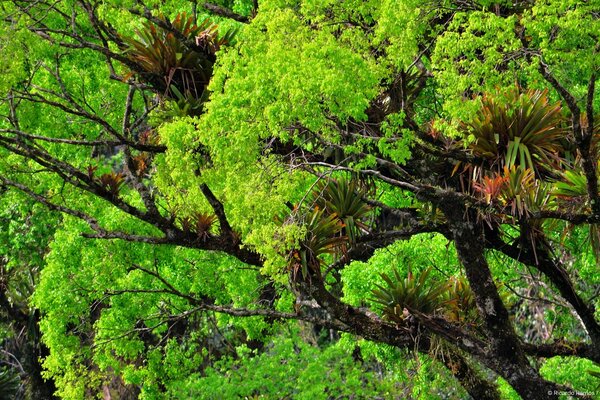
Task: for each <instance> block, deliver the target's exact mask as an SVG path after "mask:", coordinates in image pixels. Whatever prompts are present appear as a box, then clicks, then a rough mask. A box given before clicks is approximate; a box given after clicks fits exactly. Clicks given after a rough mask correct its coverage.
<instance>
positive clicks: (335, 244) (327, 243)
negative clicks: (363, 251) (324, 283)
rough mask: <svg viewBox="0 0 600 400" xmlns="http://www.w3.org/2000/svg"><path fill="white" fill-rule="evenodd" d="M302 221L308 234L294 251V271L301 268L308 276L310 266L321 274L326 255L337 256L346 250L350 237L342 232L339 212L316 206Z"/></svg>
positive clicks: (342, 226)
mask: <svg viewBox="0 0 600 400" xmlns="http://www.w3.org/2000/svg"><path fill="white" fill-rule="evenodd" d="M303 219H304V221H301V223H302V224H303V225H304V227H305V228H306V236H305V237H304V239H303V240H302V241H301V242H300V246H299V249H298V250H294V251H293V252H292V258H293V266H292V268H293V270H294V273H297V271H298V270H299V269H300V270H301V271H302V276H303V277H306V276H307V274H308V271H309V268H312V269H313V270H315V272H317V273H318V274H320V265H321V264H322V263H323V256H324V255H333V256H336V255H338V254H340V253H342V252H344V251H345V245H346V242H347V240H348V237H347V236H345V235H343V234H342V229H343V228H344V224H343V223H342V222H341V221H340V219H339V218H338V216H337V214H335V213H334V214H328V213H326V212H325V210H322V209H319V208H318V207H315V208H314V209H313V210H312V211H311V212H310V213H308V214H307V215H305V216H304V218H303Z"/></svg>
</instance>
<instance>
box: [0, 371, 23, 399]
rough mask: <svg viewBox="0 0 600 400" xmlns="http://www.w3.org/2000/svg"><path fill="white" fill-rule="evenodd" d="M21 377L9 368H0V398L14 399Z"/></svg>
mask: <svg viewBox="0 0 600 400" xmlns="http://www.w3.org/2000/svg"><path fill="white" fill-rule="evenodd" d="M20 385H21V379H19V375H18V374H17V373H15V372H14V371H13V370H11V369H5V368H2V369H0V399H14V398H15V397H16V395H17V392H18V391H19V386H20Z"/></svg>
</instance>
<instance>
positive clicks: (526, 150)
mask: <svg viewBox="0 0 600 400" xmlns="http://www.w3.org/2000/svg"><path fill="white" fill-rule="evenodd" d="M481 103H482V104H481V108H480V109H479V111H478V112H477V114H476V115H475V117H474V118H473V119H472V120H471V121H470V122H469V123H467V124H464V125H463V129H464V131H465V132H466V133H470V134H472V135H473V136H474V137H475V141H474V142H473V143H472V144H471V145H470V148H471V150H472V151H473V153H474V154H475V155H477V156H479V157H482V158H484V159H486V160H487V163H488V165H487V167H488V168H494V169H497V168H499V169H500V170H501V169H502V168H503V167H504V166H506V167H508V168H511V167H512V166H514V165H517V166H521V167H523V168H529V169H531V170H533V171H535V172H536V174H538V173H540V172H551V171H552V170H553V168H554V166H555V165H556V164H557V162H558V161H559V159H560V157H559V153H560V151H561V150H562V144H561V140H562V139H563V138H564V137H565V131H564V129H563V127H562V123H563V116H562V114H561V106H560V103H554V104H550V103H549V101H548V93H547V91H540V90H532V89H530V90H527V91H524V92H522V91H521V90H520V88H519V87H518V86H515V87H513V88H511V89H510V90H508V91H506V92H497V93H495V94H491V95H489V94H488V95H485V96H484V97H483V98H482V101H481Z"/></svg>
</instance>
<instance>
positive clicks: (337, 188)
mask: <svg viewBox="0 0 600 400" xmlns="http://www.w3.org/2000/svg"><path fill="white" fill-rule="evenodd" d="M313 195H314V203H315V204H316V205H317V206H318V207H319V208H321V209H322V210H324V211H325V212H326V213H328V214H330V215H333V214H335V215H337V217H338V218H339V219H340V220H341V221H342V223H343V224H344V225H345V228H344V233H345V234H346V235H347V236H348V239H349V240H350V242H351V243H354V242H355V241H356V238H357V236H358V235H360V234H361V233H363V232H367V231H368V226H367V225H366V224H365V223H364V222H363V220H364V218H365V217H366V216H367V215H368V213H369V212H370V211H371V207H369V205H368V204H366V203H365V201H364V200H363V191H362V190H361V188H360V187H359V185H358V183H357V181H356V180H350V179H346V178H340V179H332V180H330V181H328V182H326V183H320V184H319V185H317V189H316V190H315V192H314V194H313Z"/></svg>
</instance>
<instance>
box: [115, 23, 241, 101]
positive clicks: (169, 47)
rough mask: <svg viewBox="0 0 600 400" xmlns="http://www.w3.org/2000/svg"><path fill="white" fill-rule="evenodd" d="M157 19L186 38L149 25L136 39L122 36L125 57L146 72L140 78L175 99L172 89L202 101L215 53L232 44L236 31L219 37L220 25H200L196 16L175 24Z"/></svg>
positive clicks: (138, 31) (138, 32)
mask: <svg viewBox="0 0 600 400" xmlns="http://www.w3.org/2000/svg"><path fill="white" fill-rule="evenodd" d="M158 18H160V19H161V20H163V21H164V22H165V23H167V24H170V25H171V26H172V27H173V29H174V30H175V31H177V32H179V33H180V34H181V36H182V37H183V38H185V39H184V40H182V39H180V38H179V37H178V36H176V35H175V34H174V33H173V32H171V31H169V30H167V29H164V28H162V27H159V26H156V25H153V24H152V23H150V22H147V23H145V24H144V28H143V29H141V30H137V31H136V34H137V38H131V37H123V38H122V39H123V42H124V43H125V44H126V46H127V47H126V48H125V49H124V50H125V54H126V55H127V57H128V58H129V59H130V60H131V61H132V62H133V63H135V64H136V65H138V66H139V68H140V69H141V71H135V72H143V73H142V74H139V75H140V76H139V78H140V79H142V80H146V81H148V82H147V83H149V84H150V85H152V86H153V87H154V88H155V89H156V90H158V91H161V92H163V91H164V92H165V94H167V95H169V96H171V97H174V99H175V100H177V98H176V97H175V95H174V94H173V93H172V87H176V88H177V89H178V91H179V92H180V93H183V94H184V95H185V96H186V97H189V96H193V97H195V98H196V99H201V98H203V97H204V96H203V95H204V89H205V88H206V85H207V84H208V81H209V79H210V76H211V75H212V69H213V66H214V63H215V62H216V57H215V53H216V52H217V51H218V50H219V49H220V48H221V47H222V46H224V45H226V44H228V43H230V42H231V40H232V39H233V36H234V35H235V31H228V32H226V33H225V34H224V35H222V36H221V37H219V34H218V29H217V25H215V24H213V23H212V22H211V21H209V20H208V19H206V20H204V21H203V22H202V23H201V24H200V25H197V24H195V23H194V19H193V17H192V16H189V17H188V16H187V15H186V14H185V13H181V14H178V15H177V16H176V17H175V19H174V20H173V21H168V19H167V18H166V17H165V16H164V15H159V16H158Z"/></svg>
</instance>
